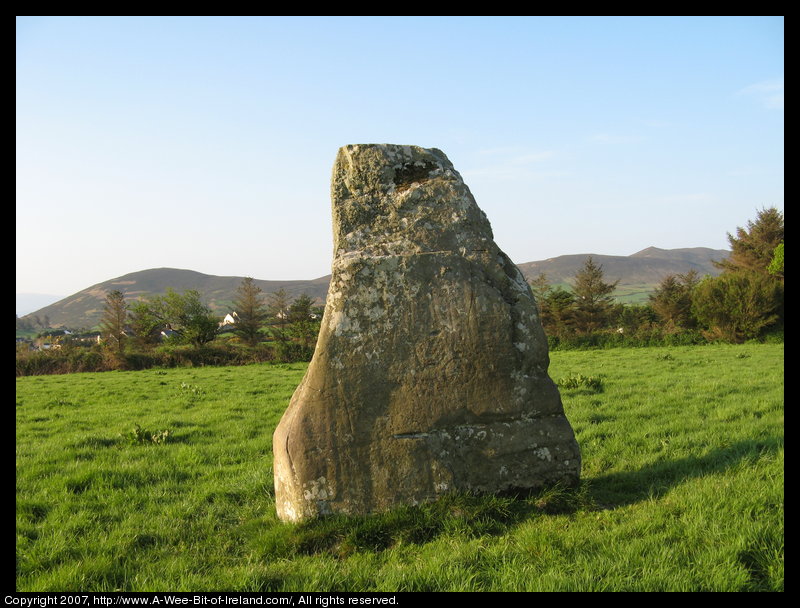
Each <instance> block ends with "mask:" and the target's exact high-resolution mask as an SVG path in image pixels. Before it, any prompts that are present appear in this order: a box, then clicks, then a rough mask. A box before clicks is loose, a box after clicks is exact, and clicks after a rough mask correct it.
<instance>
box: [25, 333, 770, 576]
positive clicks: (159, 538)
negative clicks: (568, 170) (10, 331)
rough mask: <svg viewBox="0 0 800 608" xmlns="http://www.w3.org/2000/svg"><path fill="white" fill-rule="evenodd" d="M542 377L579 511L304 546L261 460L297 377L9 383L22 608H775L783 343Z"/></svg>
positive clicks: (445, 505)
mask: <svg viewBox="0 0 800 608" xmlns="http://www.w3.org/2000/svg"><path fill="white" fill-rule="evenodd" d="M551 359H552V363H551V368H550V374H551V376H552V377H553V379H554V380H556V381H558V382H559V383H560V384H561V385H562V388H561V393H562V398H563V400H564V405H565V410H566V414H567V416H568V418H569V419H570V421H571V422H572V424H573V427H574V429H575V431H576V434H577V437H578V441H579V443H580V445H581V450H582V453H583V484H582V486H581V488H580V489H579V490H578V491H572V492H568V491H563V490H559V489H554V490H550V491H547V492H543V493H540V494H537V495H534V496H530V497H525V498H512V497H474V496H467V495H455V496H451V497H448V498H446V499H444V500H441V501H439V502H437V503H433V504H431V505H425V506H422V507H415V508H410V507H409V508H403V509H398V510H396V511H392V512H390V513H387V514H383V515H377V516H373V517H358V518H356V517H352V518H346V517H334V518H329V519H326V520H322V521H320V522H312V523H310V524H303V525H291V524H284V523H281V522H279V521H278V520H277V517H276V515H275V506H274V493H273V481H272V467H271V465H272V445H271V441H272V432H273V430H274V428H275V426H276V425H277V423H278V420H279V419H280V416H281V415H282V413H283V411H284V409H285V407H286V405H287V403H288V400H289V398H290V396H291V394H292V392H293V391H294V388H295V386H296V385H297V384H298V383H299V381H300V379H301V377H302V375H303V372H304V370H305V369H306V365H305V364H291V365H251V366H244V367H205V368H184V369H169V370H156V369H153V370H146V371H138V372H106V373H92V374H72V375H59V376H29V377H23V378H17V402H16V432H17V440H16V483H17V494H16V503H17V504H16V514H17V517H16V520H17V526H16V527H17V543H16V551H17V560H16V577H17V581H16V586H17V590H18V591H68V590H75V591H112V590H125V591H148V590H162V591H163V590H165V589H169V590H173V591H202V590H206V591H213V590H229V591H230V590H237V591H297V590H309V589H317V590H326V591H335V590H347V591H371V590H382V591H414V590H434V591H450V590H452V591H477V590H503V591H512V590H518V591H545V590H557V591H590V590H609V591H611V590H620V591H621V590H625V591H635V590H643V591H644V590H646V591H699V590H706V591H745V590H751V591H773V590H783V588H784V573H783V570H784V567H783V564H784V525H783V523H784V506H783V505H784V490H783V487H784V475H783V471H784V468H783V467H784V459H783V454H784V450H783V425H784V420H783V412H784V405H783V404H784V397H783V387H784V381H783V345H782V344H745V345H738V346H734V345H713V346H694V347H672V348H664V347H661V348H638V349H633V348H631V349H611V350H603V351H561V352H554V353H551Z"/></svg>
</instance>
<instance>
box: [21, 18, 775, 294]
mask: <svg viewBox="0 0 800 608" xmlns="http://www.w3.org/2000/svg"><path fill="white" fill-rule="evenodd" d="M783 29H784V25H783V18H782V17H735V18H734V17H703V18H700V17H681V18H667V17H627V18H611V17H585V18H581V17H563V18H560V17H538V18H537V17H513V18H506V17H503V18H500V17H497V18H491V17H338V18H331V17H294V18H292V17H258V18H253V17H142V18H139V17H17V44H16V51H17V59H16V67H17V72H16V74H17V76H16V96H17V112H16V169H17V180H16V186H17V204H16V225H17V291H18V292H38V293H54V294H60V295H69V294H72V293H74V292H76V291H79V290H81V289H83V288H85V287H88V286H90V285H92V284H95V283H98V282H101V281H104V280H106V279H110V278H113V277H117V276H121V275H123V274H126V273H129V272H134V271H138V270H144V269H146V268H156V267H162V266H167V267H175V268H188V269H192V270H197V271H200V272H205V273H208V274H216V275H237V276H252V277H255V278H258V279H311V278H315V277H319V276H322V275H325V274H328V273H329V272H330V262H331V253H332V252H331V249H332V237H331V219H330V193H329V180H330V173H331V168H332V164H333V160H334V158H335V156H336V151H337V149H338V148H339V147H340V146H343V145H346V144H351V143H399V144H414V145H420V146H424V147H436V148H440V149H441V150H443V151H444V152H445V153H446V154H447V155H448V157H449V158H450V160H451V161H452V162H453V163H454V165H455V167H456V169H457V170H458V171H459V172H460V173H461V175H462V176H463V177H464V179H465V181H466V183H467V184H468V185H469V187H470V189H471V190H472V192H473V194H474V195H475V198H476V200H477V202H478V205H479V206H480V207H481V208H482V209H483V210H484V211H485V212H486V213H487V215H488V217H489V220H490V221H491V223H492V227H493V229H494V233H495V240H496V241H497V243H498V245H499V246H500V247H501V248H502V249H503V250H504V251H505V252H506V253H507V254H508V255H509V256H510V257H511V258H512V259H513V260H514V261H515V262H518V263H522V262H527V261H532V260H538V259H545V258H549V257H555V256H558V255H563V254H572V253H598V254H609V255H629V254H631V253H634V252H636V251H639V250H641V249H643V248H645V247H648V246H651V245H652V246H656V247H662V248H676V247H712V248H720V249H721V248H726V247H727V239H726V233H727V232H734V231H735V229H736V227H737V226H743V225H745V224H746V222H747V221H748V220H750V219H753V218H754V217H755V215H756V212H757V210H758V209H761V208H762V207H769V206H776V207H778V208H779V209H781V210H782V209H783V196H784V194H783V164H784V160H783V130H784V110H783V79H784V59H783V57H784V50H783V47H784V33H783Z"/></svg>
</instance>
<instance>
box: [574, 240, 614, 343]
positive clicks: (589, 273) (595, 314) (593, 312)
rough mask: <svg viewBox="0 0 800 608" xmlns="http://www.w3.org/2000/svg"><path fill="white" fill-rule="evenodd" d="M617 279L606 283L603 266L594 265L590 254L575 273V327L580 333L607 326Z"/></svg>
mask: <svg viewBox="0 0 800 608" xmlns="http://www.w3.org/2000/svg"><path fill="white" fill-rule="evenodd" d="M618 283H619V280H616V281H614V282H613V283H606V282H605V277H604V275H603V266H602V264H601V265H600V266H598V265H596V264H595V263H594V260H593V259H592V257H591V256H589V258H588V259H587V260H586V263H585V264H584V265H583V268H581V269H580V270H579V271H578V273H577V274H576V275H575V285H574V286H573V288H572V291H573V293H574V294H575V327H576V329H577V330H578V331H579V332H581V333H591V332H594V331H597V330H599V329H602V328H604V327H606V326H607V324H608V322H609V321H610V319H611V313H612V311H613V307H614V299H613V298H612V297H611V293H612V292H613V291H614V289H616V287H617V284H618Z"/></svg>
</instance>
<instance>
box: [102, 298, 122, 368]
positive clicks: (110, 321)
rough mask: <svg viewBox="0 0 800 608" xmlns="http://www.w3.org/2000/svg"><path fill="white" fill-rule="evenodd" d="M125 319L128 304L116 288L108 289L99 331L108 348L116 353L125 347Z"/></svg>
mask: <svg viewBox="0 0 800 608" xmlns="http://www.w3.org/2000/svg"><path fill="white" fill-rule="evenodd" d="M127 321H128V305H127V304H126V303H125V296H124V295H123V293H122V292H121V291H119V290H117V289H115V290H114V291H109V292H108V293H107V294H106V300H105V307H104V309H103V318H102V319H101V321H100V332H101V334H102V336H103V339H104V340H105V341H106V344H108V346H109V348H110V349H111V350H113V351H115V352H117V353H122V351H123V350H124V348H125V340H126V338H127V335H126V333H125V325H126V323H127Z"/></svg>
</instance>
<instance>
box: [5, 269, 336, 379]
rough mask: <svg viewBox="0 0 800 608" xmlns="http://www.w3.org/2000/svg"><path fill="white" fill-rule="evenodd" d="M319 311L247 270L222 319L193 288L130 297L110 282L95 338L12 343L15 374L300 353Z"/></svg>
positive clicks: (304, 353) (292, 357) (284, 358)
mask: <svg viewBox="0 0 800 608" xmlns="http://www.w3.org/2000/svg"><path fill="white" fill-rule="evenodd" d="M322 314H323V310H322V308H320V307H318V306H315V304H314V301H313V299H312V298H311V297H309V296H308V295H307V294H301V295H299V296H297V297H293V296H291V295H290V294H288V293H287V292H286V290H284V289H281V290H278V291H277V292H274V293H270V294H264V293H263V291H262V290H261V289H260V288H259V287H258V286H257V285H256V284H255V282H254V281H253V279H252V278H250V277H246V278H245V279H243V280H242V283H241V284H240V285H239V287H238V288H237V290H236V295H235V299H234V301H233V304H232V312H231V313H230V315H229V317H228V320H229V322H228V323H224V322H223V321H224V320H223V319H221V318H220V316H219V315H218V314H217V313H215V312H214V311H213V310H212V309H211V308H210V307H209V306H208V305H206V304H205V303H204V302H203V301H202V298H201V294H200V292H199V291H197V290H194V289H189V290H186V291H184V292H183V293H178V292H177V291H175V290H173V289H167V292H166V293H165V294H164V295H159V296H153V297H150V298H147V299H141V300H136V301H133V302H129V301H128V300H127V299H126V297H125V294H124V293H123V292H121V291H119V290H113V291H109V292H108V293H107V294H106V297H105V301H104V306H103V314H102V318H101V320H100V323H99V329H100V340H99V343H96V344H94V345H93V346H91V347H86V346H85V345H83V344H82V343H80V342H79V341H78V340H75V339H70V338H71V336H62V337H60V339H59V340H58V343H57V348H55V349H51V350H50V351H47V352H41V351H40V352H34V351H32V350H31V349H30V348H25V349H21V348H18V351H17V375H27V374H30V373H63V372H71V371H103V370H108V369H144V368H147V367H153V366H165V367H174V366H180V365H217V364H239V363H252V362H261V361H276V362H292V361H308V360H310V358H311V356H312V354H313V351H314V347H315V345H316V338H317V334H318V333H319V326H320V323H321V319H322ZM60 333H64V332H60Z"/></svg>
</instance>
